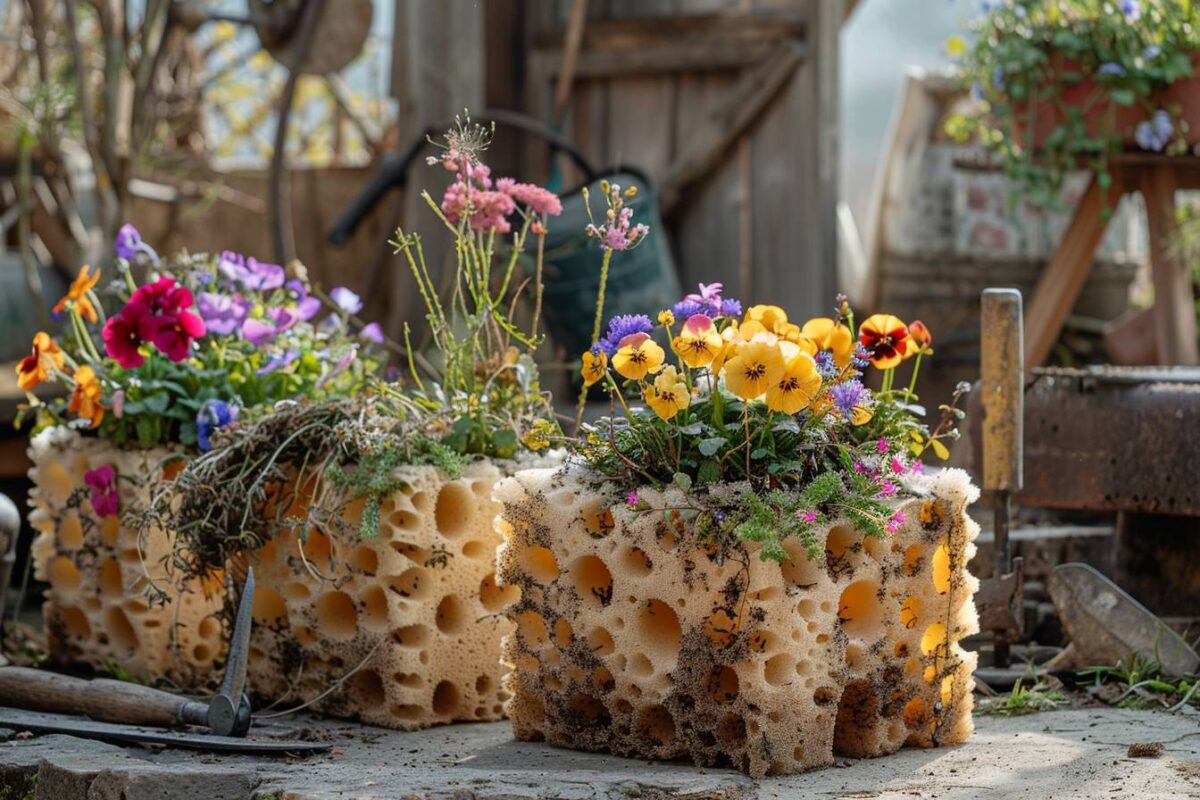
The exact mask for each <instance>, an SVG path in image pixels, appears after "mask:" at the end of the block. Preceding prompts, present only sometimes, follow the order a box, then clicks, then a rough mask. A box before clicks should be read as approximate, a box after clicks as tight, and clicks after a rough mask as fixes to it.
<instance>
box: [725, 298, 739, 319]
mask: <svg viewBox="0 0 1200 800" xmlns="http://www.w3.org/2000/svg"><path fill="white" fill-rule="evenodd" d="M741 315H742V301H740V300H733V299H732V298H722V299H721V316H723V317H740V316H741Z"/></svg>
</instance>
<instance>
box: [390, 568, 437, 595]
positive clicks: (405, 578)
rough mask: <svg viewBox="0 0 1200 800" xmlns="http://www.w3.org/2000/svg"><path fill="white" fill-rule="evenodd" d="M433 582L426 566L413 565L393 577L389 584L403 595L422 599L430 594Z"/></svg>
mask: <svg viewBox="0 0 1200 800" xmlns="http://www.w3.org/2000/svg"><path fill="white" fill-rule="evenodd" d="M431 583H432V581H431V579H430V578H429V573H428V572H427V571H426V570H425V568H424V567H411V568H409V569H406V570H405V571H404V572H402V573H400V574H399V575H398V576H396V577H395V578H392V580H391V581H390V584H389V585H390V586H391V588H392V591H393V592H395V593H396V594H398V595H400V596H401V597H407V598H411V599H413V600H422V599H424V598H426V597H428V596H429V593H430V584H431Z"/></svg>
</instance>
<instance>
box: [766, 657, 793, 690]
mask: <svg viewBox="0 0 1200 800" xmlns="http://www.w3.org/2000/svg"><path fill="white" fill-rule="evenodd" d="M795 676H796V659H794V658H792V656H790V655H788V654H787V653H780V654H779V655H777V656H771V657H770V658H768V659H767V660H766V663H764V664H763V678H765V679H766V681H767V683H769V684H771V685H772V686H786V685H787V684H789V683H791V682H792V679H793V678H795Z"/></svg>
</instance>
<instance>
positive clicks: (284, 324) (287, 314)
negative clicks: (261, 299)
mask: <svg viewBox="0 0 1200 800" xmlns="http://www.w3.org/2000/svg"><path fill="white" fill-rule="evenodd" d="M267 316H268V317H270V318H271V320H272V321H273V322H274V323H275V333H276V334H280V333H283V332H284V331H286V330H287V329H288V328H290V327H292V326H293V325H295V324H296V323H297V322H299V321H300V316H299V315H298V314H297V313H296V312H295V311H293V310H292V309H290V308H283V307H279V308H272V309H270V310H268V311H267Z"/></svg>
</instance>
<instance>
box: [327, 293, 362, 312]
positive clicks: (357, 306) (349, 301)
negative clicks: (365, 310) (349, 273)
mask: <svg viewBox="0 0 1200 800" xmlns="http://www.w3.org/2000/svg"><path fill="white" fill-rule="evenodd" d="M329 299H331V300H333V302H334V303H336V304H337V307H338V308H340V309H341V310H342V311H343V312H345V313H346V314H357V313H358V312H359V311H362V307H363V301H362V298H361V297H359V296H358V295H356V294H355V293H354V292H352V291H350V290H349V289H347V288H346V287H345V286H339V287H337V288H336V289H334V290H333V291H332V292H330V293H329Z"/></svg>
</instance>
